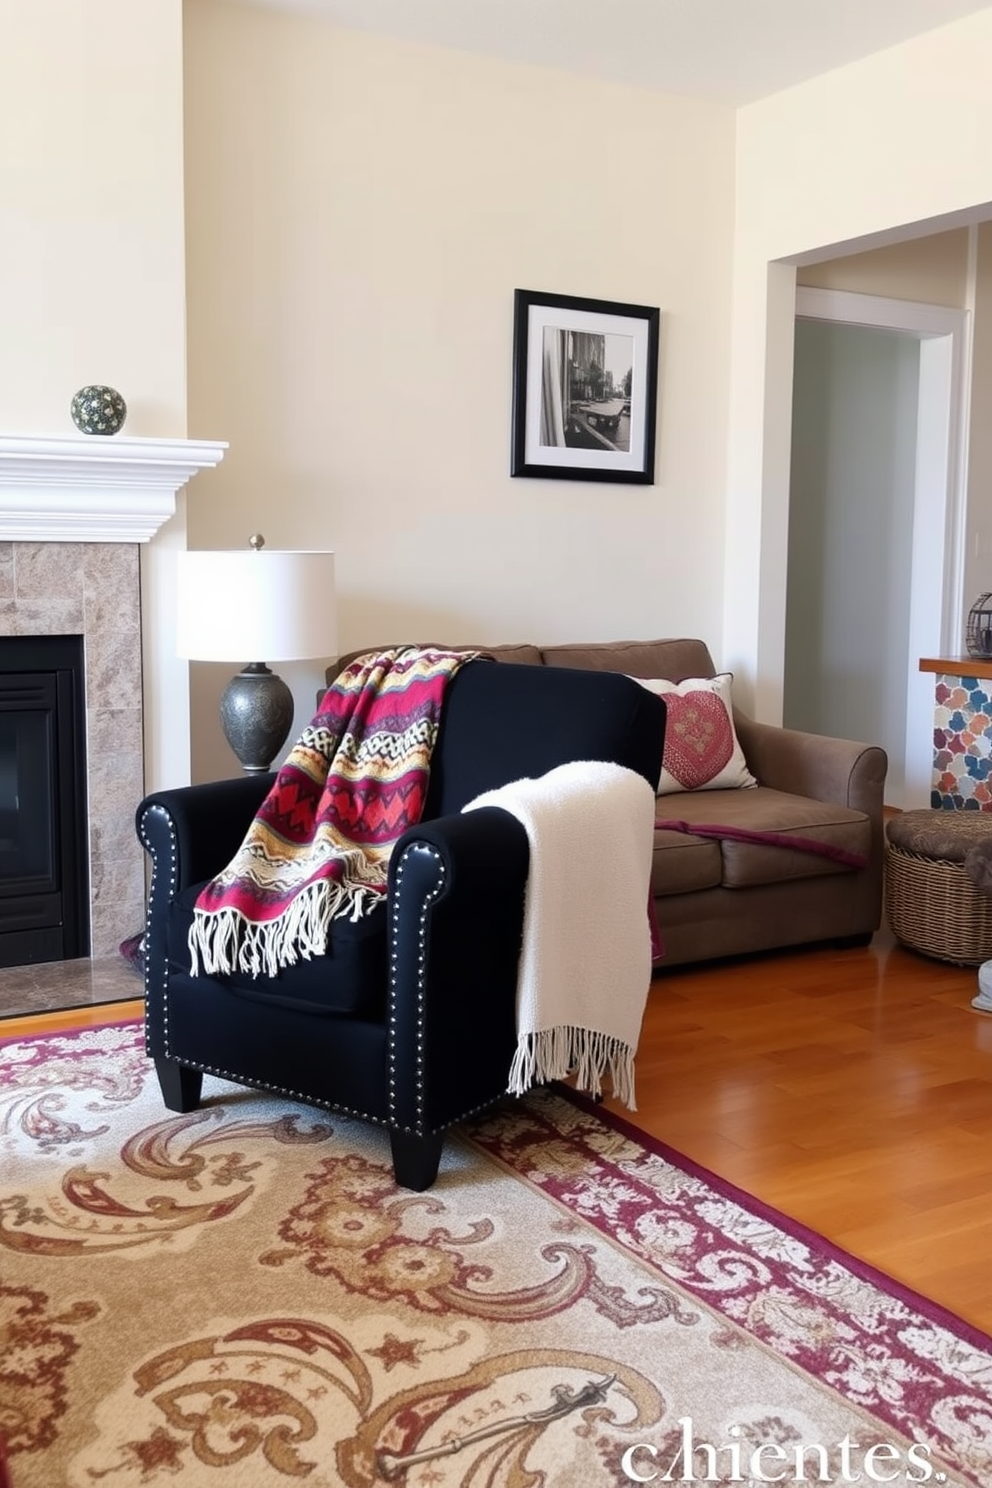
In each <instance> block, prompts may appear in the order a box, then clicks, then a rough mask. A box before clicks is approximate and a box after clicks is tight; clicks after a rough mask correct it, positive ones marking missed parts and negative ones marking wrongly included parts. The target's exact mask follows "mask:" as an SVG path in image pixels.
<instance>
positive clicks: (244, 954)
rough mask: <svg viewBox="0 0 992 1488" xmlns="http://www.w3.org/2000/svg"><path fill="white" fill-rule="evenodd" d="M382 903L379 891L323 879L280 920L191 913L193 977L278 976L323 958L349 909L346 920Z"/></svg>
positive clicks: (225, 912) (237, 912) (303, 891)
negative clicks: (300, 963)
mask: <svg viewBox="0 0 992 1488" xmlns="http://www.w3.org/2000/svg"><path fill="white" fill-rule="evenodd" d="M381 899H382V889H381V888H380V889H376V888H373V887H371V886H370V885H367V884H356V883H355V882H353V881H352V882H349V883H343V884H342V883H335V882H332V881H329V880H327V879H321V880H318V881H317V882H316V883H312V884H308V885H307V887H306V888H305V889H301V891H300V892H299V893H298V894H297V895H296V896H295V898H294V899H293V901H292V903H291V904H290V905H289V907H288V908H287V909H286V910H285V911H284V913H283V914H281V915H280V916H279V918H278V919H274V920H269V921H267V922H261V923H256V922H253V921H251V920H249V919H248V918H247V917H246V916H245V915H243V914H242V913H241V911H240V910H238V909H233V908H231V907H227V908H225V909H219V910H210V911H203V910H195V911H194V913H193V923H192V925H191V926H190V930H189V954H190V970H191V973H192V975H193V976H199V975H200V972H201V970H202V972H203V973H204V974H205V975H207V976H216V975H217V974H221V975H222V974H224V973H225V972H226V973H228V974H230V973H231V972H233V971H242V972H245V973H246V974H247V975H248V976H251V977H260V976H264V977H276V976H278V975H279V972H280V970H281V969H282V968H284V967H287V966H294V965H295V964H296V962H297V961H299V960H300V958H301V957H302V958H303V959H304V960H305V961H309V960H310V959H311V957H313V956H322V955H324V953H325V952H326V950H327V941H328V936H329V935H330V928H331V921H332V920H333V919H334V917H335V916H336V915H338V914H341V915H342V917H345V916H344V911H345V910H347V911H348V914H347V918H348V919H350V920H358V919H361V917H362V916H363V915H365V914H368V913H369V911H370V910H372V909H374V908H375V906H376V904H377V903H379V901H380V900H381Z"/></svg>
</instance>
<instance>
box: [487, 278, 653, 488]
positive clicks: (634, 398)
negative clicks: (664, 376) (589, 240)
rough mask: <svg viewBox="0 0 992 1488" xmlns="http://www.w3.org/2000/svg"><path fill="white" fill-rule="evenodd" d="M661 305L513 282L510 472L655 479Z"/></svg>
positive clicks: (575, 477) (638, 480)
mask: <svg viewBox="0 0 992 1488" xmlns="http://www.w3.org/2000/svg"><path fill="white" fill-rule="evenodd" d="M660 325H661V311H660V310H659V309H658V308H657V307H656V306H651V305H628V304H623V303H621V302H620V301H616V300H594V299H586V298H584V297H582V296H579V295H559V294H543V293H541V292H540V291H538V290H532V289H518V290H515V291H514V305H513V433H512V449H511V461H510V474H511V475H523V476H537V477H540V478H541V479H545V480H587V481H613V482H619V483H622V484H627V485H635V484H636V485H643V486H650V485H653V484H654V459H655V431H656V425H657V416H658V341H659V331H660Z"/></svg>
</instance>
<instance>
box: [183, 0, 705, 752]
mask: <svg viewBox="0 0 992 1488" xmlns="http://www.w3.org/2000/svg"><path fill="white" fill-rule="evenodd" d="M186 107H187V158H186V182H187V240H188V261H187V276H188V294H189V311H190V315H189V328H190V329H189V391H190V403H189V407H190V432H191V434H193V435H204V436H206V435H207V433H208V431H209V434H210V437H217V438H224V439H229V440H230V442H231V449H230V452H229V454H228V455H227V457H226V458H225V461H224V464H223V466H222V467H221V468H220V469H219V470H218V471H217V472H216V474H215V476H214V477H212V479H211V484H210V488H209V500H207V499H203V500H201V499H199V498H200V497H201V496H202V497H203V498H206V497H207V495H208V490H207V485H206V483H204V485H203V487H202V490H201V491H200V492H198V491H196V490H195V488H194V487H191V488H190V497H189V529H190V540H191V545H192V546H198V547H212V546H216V547H224V546H237V545H239V544H240V543H242V542H243V541H245V540H246V538H247V536H248V534H249V533H250V532H251V531H252V530H253V529H255V528H260V529H261V530H262V531H264V532H265V534H266V536H267V538H268V540H269V542H270V544H272V545H274V546H279V547H287V546H296V545H302V546H308V545H310V546H325V545H326V546H331V547H333V548H335V549H336V552H337V571H338V584H339V610H340V638H341V648H342V650H346V649H350V648H353V647H356V646H362V645H365V644H369V645H372V644H377V643H381V642H388V641H392V640H397V639H401V640H403V639H417V638H426V637H451V638H453V639H459V638H465V639H479V640H483V641H496V640H514V639H518V638H525V637H532V638H536V639H539V640H546V641H554V640H567V639H573V638H583V639H585V638H588V639H594V638H602V639H609V638H617V637H622V636H634V637H638V636H642V637H643V636H655V635H665V634H673V633H674V634H699V635H704V636H707V637H708V638H713V637H717V636H718V635H719V631H720V627H721V620H722V596H721V592H720V584H719V582H718V581H716V582H715V581H714V576H715V573H718V571H719V557H718V555H719V554H720V553H721V552H722V546H723V516H724V481H725V439H724V433H725V426H726V394H727V375H728V319H729V309H730V298H729V295H730V274H731V240H732V231H733V197H734V186H733V130H734V122H733V115H732V114H731V113H730V112H729V111H721V110H718V109H716V108H713V107H711V106H705V105H701V104H696V103H691V102H686V101H680V100H676V99H671V98H665V97H659V96H656V95H652V94H649V93H646V92H640V91H634V90H628V89H622V88H617V87H611V86H606V85H598V84H595V83H591V82H588V81H584V80H578V79H574V78H569V77H567V76H564V75H559V74H556V73H553V72H548V71H541V70H535V69H527V68H523V67H517V66H513V65H509V64H505V63H497V62H487V61H483V60H480V59H475V58H471V57H467V56H464V55H460V54H456V53H453V52H447V51H443V50H440V49H431V48H425V47H419V46H416V45H413V44H405V43H399V42H391V41H388V40H383V39H378V38H373V37H369V36H365V35H358V34H355V33H349V32H346V31H340V30H335V29H333V28H331V27H329V26H327V25H323V24H320V23H318V22H316V21H312V20H308V19H303V18H299V17H296V18H292V17H288V16H285V15H279V14H276V13H274V12H271V11H266V10H264V9H260V8H257V7H254V6H244V5H236V4H230V3H225V0H194V3H191V4H189V5H188V6H187V17H186ZM516 287H522V288H527V289H539V290H547V291H559V292H562V293H568V294H579V295H589V296H594V297H602V298H605V299H621V300H627V301H632V302H635V303H643V304H648V305H658V306H660V307H661V309H662V312H663V315H662V331H661V342H662V351H661V395H660V403H659V408H660V418H659V427H658V460H657V483H656V484H655V485H653V486H649V487H638V486H631V487H620V486H609V485H606V486H604V485H600V484H596V483H592V482H578V481H537V480H529V479H519V478H518V479H513V478H511V477H510V476H509V473H508V471H509V444H510V365H511V337H512V315H513V291H514V289H515V288H516ZM714 564H715V565H716V567H715V568H714ZM242 659H247V658H242ZM215 670H216V671H218V672H219V673H220V680H218V678H217V677H216V676H210V677H207V678H206V679H205V680H202V679H201V680H202V691H198V693H197V694H196V696H197V699H198V701H197V705H196V706H195V707H194V752H195V757H196V768H197V770H198V772H199V773H201V774H211V773H221V772H222V771H225V770H227V769H228V767H229V763H228V762H229V756H225V753H224V751H223V747H222V746H221V748H220V753H218V752H217V742H216V730H215V728H214V722H213V719H214V703H213V698H212V694H213V693H215V692H216V690H217V688H218V687H219V685H220V681H222V678H223V669H222V668H221V669H215ZM228 670H230V669H228ZM280 670H281V671H282V670H283V669H282V668H280ZM313 681H314V677H313V675H310V676H308V675H307V674H306V670H305V669H303V680H302V683H301V686H300V689H299V693H300V699H301V701H300V703H299V704H298V714H299V712H300V710H301V709H302V708H310V706H311V704H312V684H313Z"/></svg>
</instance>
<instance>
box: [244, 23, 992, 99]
mask: <svg viewBox="0 0 992 1488" xmlns="http://www.w3.org/2000/svg"><path fill="white" fill-rule="evenodd" d="M247 3H253V4H264V5H267V6H278V7H281V8H283V9H285V10H295V11H299V12H302V13H306V14H310V15H318V16H323V17H325V18H326V19H327V20H328V21H329V22H331V23H332V24H333V25H336V26H343V27H347V28H349V29H352V30H358V31H368V32H373V33H376V34H378V35H386V36H396V37H402V38H405V39H407V40H411V41H421V42H427V43H430V44H436V45H441V46H448V47H453V48H455V49H457V50H459V51H465V52H476V53H482V54H485V55H489V56H493V57H501V58H504V59H506V60H508V61H513V62H524V63H534V64H536V65H538V66H544V67H556V68H560V69H562V70H564V71H566V72H574V73H578V74H580V75H582V76H585V77H600V78H605V79H609V80H612V81H615V82H621V83H626V84H631V85H633V86H637V87H643V88H652V89H657V90H660V91H662V92H666V93H683V94H695V95H698V96H702V97H708V98H715V99H722V100H724V101H726V102H728V103H733V104H741V103H747V102H750V101H752V100H754V99H755V98H763V97H764V96H765V95H766V94H769V93H776V92H778V91H779V90H780V89H782V88H788V87H791V86H792V85H793V84H794V83H801V82H804V81H805V80H806V79H807V78H810V77H813V76H815V75H816V74H817V73H821V72H828V71H830V70H831V69H832V68H834V67H840V66H842V65H843V64H844V63H847V62H853V61H855V60H857V59H858V58H859V57H865V56H868V55H869V53H871V52H877V51H881V50H882V49H883V48H885V47H889V46H894V45H895V44H896V43H897V42H900V41H905V40H906V39H907V38H908V37H910V36H916V35H918V34H920V33H922V32H924V31H932V30H933V29H934V28H935V27H937V26H943V25H946V24H947V23H948V22H950V21H955V20H958V19H960V18H961V17H962V16H965V15H969V14H970V13H971V12H972V11H976V10H985V9H988V8H990V5H992V0H247Z"/></svg>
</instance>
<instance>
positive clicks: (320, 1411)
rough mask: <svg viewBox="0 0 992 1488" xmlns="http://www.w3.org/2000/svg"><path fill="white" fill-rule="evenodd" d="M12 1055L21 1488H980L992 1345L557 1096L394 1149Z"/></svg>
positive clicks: (133, 1075)
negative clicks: (413, 1187)
mask: <svg viewBox="0 0 992 1488" xmlns="http://www.w3.org/2000/svg"><path fill="white" fill-rule="evenodd" d="M204 1095H205V1101H204V1104H203V1106H202V1108H201V1109H200V1110H198V1111H196V1112H193V1113H191V1114H189V1115H171V1114H170V1113H168V1112H167V1111H165V1109H164V1108H163V1106H162V1104H161V1099H160V1096H159V1092H158V1086H157V1083H156V1081H155V1079H154V1074H153V1072H152V1070H151V1066H150V1064H149V1062H148V1061H147V1059H146V1057H145V1054H144V1050H143V1042H142V1033H141V1027H140V1024H137V1023H124V1024H116V1025H109V1026H106V1027H102V1028H95V1029H87V1030H81V1031H78V1032H69V1033H53V1034H47V1035H45V1036H42V1037H32V1038H20V1039H15V1040H12V1041H8V1042H6V1043H3V1044H0V1439H3V1440H4V1441H5V1443H6V1451H7V1455H8V1458H9V1471H10V1478H11V1484H12V1488H63V1485H64V1488H94V1485H98V1484H106V1485H108V1488H137V1485H156V1488H158V1485H172V1488H208V1485H209V1488H275V1485H282V1488H287V1485H289V1484H292V1483H296V1482H300V1483H306V1484H307V1485H309V1488H375V1485H379V1484H386V1483H401V1484H403V1485H405V1488H598V1485H603V1488H621V1485H625V1484H629V1483H644V1482H659V1483H660V1482H695V1483H714V1484H748V1485H756V1484H758V1483H768V1482H780V1483H849V1482H860V1483H862V1484H868V1483H873V1482H879V1483H880V1482H884V1483H894V1484H897V1485H903V1484H912V1483H920V1482H931V1483H934V1484H937V1483H940V1484H948V1485H951V1488H982V1485H987V1484H989V1483H990V1482H992V1340H990V1339H989V1338H987V1337H986V1336H985V1335H983V1334H981V1333H979V1332H978V1331H977V1330H974V1329H972V1328H970V1327H968V1326H967V1325H966V1324H964V1323H963V1322H961V1321H960V1320H958V1319H955V1318H953V1317H951V1316H950V1315H949V1314H947V1313H945V1312H943V1311H942V1310H941V1309H939V1308H937V1307H935V1306H933V1305H931V1304H929V1303H926V1302H925V1301H924V1300H923V1299H922V1298H917V1297H915V1296H913V1294H911V1293H907V1292H906V1291H905V1290H904V1289H901V1288H899V1287H897V1286H896V1285H895V1284H894V1283H886V1281H885V1279H884V1278H882V1277H879V1276H878V1275H877V1273H873V1272H871V1271H870V1270H869V1268H866V1267H861V1266H859V1263H857V1262H855V1261H853V1260H852V1259H851V1258H850V1257H845V1256H844V1255H843V1254H842V1253H840V1252H838V1251H836V1250H835V1249H833V1248H832V1247H831V1246H829V1244H827V1242H825V1241H822V1240H820V1239H819V1237H816V1236H813V1235H811V1234H810V1233H809V1232H806V1231H803V1230H801V1229H800V1228H799V1227H797V1226H793V1225H791V1224H790V1222H789V1221H787V1220H785V1219H784V1218H783V1217H782V1216H779V1215H775V1214H774V1213H772V1212H771V1211H768V1210H765V1209H763V1208H762V1206H760V1205H758V1204H756V1203H755V1202H754V1201H749V1200H748V1199H747V1197H746V1196H745V1195H742V1194H740V1193H739V1192H738V1191H737V1190H734V1189H732V1188H731V1187H730V1186H729V1185H726V1184H723V1183H722V1182H721V1181H720V1180H719V1179H716V1178H714V1177H713V1175H712V1174H707V1173H705V1172H704V1171H703V1170H701V1169H699V1168H696V1167H694V1165H692V1164H691V1163H688V1162H687V1161H686V1160H685V1159H682V1158H680V1157H679V1156H678V1155H677V1154H674V1153H672V1152H670V1151H668V1150H667V1149H665V1148H663V1147H661V1146H660V1144H657V1143H653V1142H651V1141H650V1139H646V1138H645V1137H643V1135H642V1134H639V1133H638V1132H636V1130H635V1129H634V1128H633V1127H631V1126H630V1125H629V1124H627V1123H626V1122H623V1121H620V1120H619V1119H617V1118H614V1117H611V1116H608V1115H606V1114H604V1113H603V1112H602V1111H601V1110H599V1109H597V1108H596V1107H594V1106H592V1105H590V1104H589V1103H588V1102H585V1101H583V1100H581V1099H579V1098H575V1097H573V1096H572V1095H571V1094H570V1093H569V1092H567V1091H565V1090H563V1089H562V1088H561V1087H551V1088H548V1089H545V1090H540V1091H537V1092H532V1093H531V1094H530V1095H528V1096H527V1097H525V1098H523V1099H521V1100H509V1099H508V1100H507V1102H506V1103H505V1104H502V1105H500V1106H499V1107H497V1108H495V1109H494V1110H492V1111H490V1112H489V1113H487V1114H485V1115H484V1116H482V1117H481V1118H479V1119H477V1120H475V1121H473V1122H472V1123H469V1124H466V1125H464V1126H463V1127H461V1128H460V1129H459V1130H458V1131H457V1132H456V1133H454V1134H452V1136H451V1138H450V1140H449V1142H448V1143H447V1145H446V1148H445V1156H444V1159H443V1162H442V1169H441V1174H440V1177H439V1179H438V1182H437V1184H436V1185H435V1187H434V1188H432V1189H431V1190H430V1191H429V1192H428V1193H425V1194H413V1193H410V1192H408V1191H406V1190H402V1189H398V1188H397V1187H396V1186H395V1184H394V1183H393V1181H392V1176H391V1167H390V1160H389V1144H388V1140H387V1137H386V1134H385V1133H384V1132H382V1131H380V1130H378V1129H376V1128H374V1127H372V1126H370V1125H366V1124H362V1123H358V1122H353V1121H350V1120H348V1119H346V1118H344V1117H341V1116H339V1115H337V1114H335V1113H329V1112H322V1111H318V1110H315V1109H313V1108H309V1107H304V1106H300V1105H294V1104H293V1103H291V1102H288V1101H284V1100H282V1099H280V1098H277V1097H275V1096H272V1095H267V1094H264V1093H260V1092H252V1091H248V1090H245V1089H242V1088H241V1087H238V1086H234V1085H229V1084H227V1083H225V1082H223V1081H220V1080H212V1079H209V1078H208V1079H207V1080H206V1081H205V1086H204Z"/></svg>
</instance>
